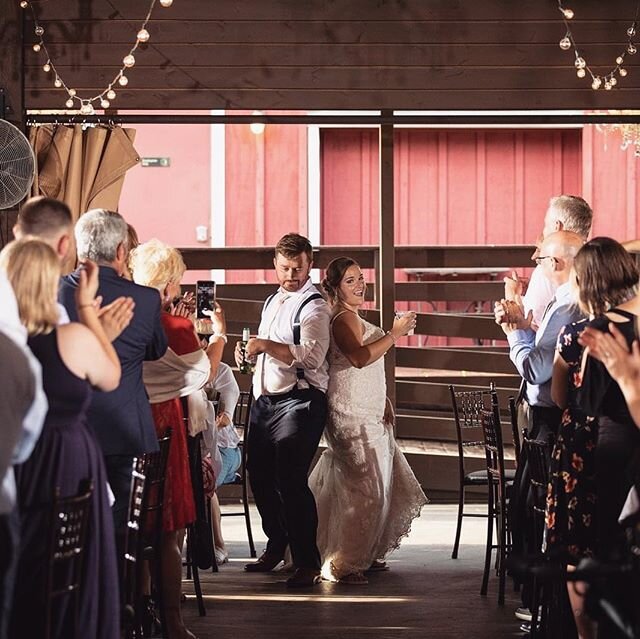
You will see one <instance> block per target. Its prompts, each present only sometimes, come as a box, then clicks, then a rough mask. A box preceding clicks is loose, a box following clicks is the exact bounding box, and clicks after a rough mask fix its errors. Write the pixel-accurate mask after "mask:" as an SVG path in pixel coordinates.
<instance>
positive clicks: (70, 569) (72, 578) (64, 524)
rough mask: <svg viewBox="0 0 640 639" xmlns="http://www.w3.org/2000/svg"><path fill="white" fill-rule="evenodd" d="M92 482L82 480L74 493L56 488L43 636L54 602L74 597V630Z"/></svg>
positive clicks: (51, 520)
mask: <svg viewBox="0 0 640 639" xmlns="http://www.w3.org/2000/svg"><path fill="white" fill-rule="evenodd" d="M92 495H93V482H92V481H89V480H88V481H85V482H83V483H82V485H81V486H80V491H79V492H78V494H77V495H73V496H71V497H60V489H59V488H55V490H54V493H53V501H52V505H51V511H50V518H49V530H48V534H49V557H48V562H47V573H46V584H45V587H46V595H47V599H46V610H45V637H47V638H48V637H49V636H50V634H51V629H52V616H53V602H54V600H57V599H58V598H60V597H62V596H64V595H72V596H73V615H74V630H75V629H77V621H78V602H77V594H78V592H79V591H80V590H81V588H82V587H83V583H82V562H83V559H84V551H85V545H86V539H87V522H88V519H89V508H90V505H91V498H92Z"/></svg>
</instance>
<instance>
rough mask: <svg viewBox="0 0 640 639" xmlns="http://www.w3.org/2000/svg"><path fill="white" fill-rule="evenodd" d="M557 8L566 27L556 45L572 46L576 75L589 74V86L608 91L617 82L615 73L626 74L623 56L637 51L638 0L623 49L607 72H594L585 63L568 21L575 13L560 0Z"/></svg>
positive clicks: (583, 75) (622, 76) (624, 75)
mask: <svg viewBox="0 0 640 639" xmlns="http://www.w3.org/2000/svg"><path fill="white" fill-rule="evenodd" d="M558 9H559V10H560V13H561V14H562V20H563V22H564V26H565V28H566V33H565V35H564V37H563V38H562V39H561V40H560V42H559V43H558V45H559V46H560V48H561V49H562V50H563V51H569V50H570V49H571V47H573V50H574V53H575V62H574V64H575V67H576V75H577V76H578V77H579V78H584V77H586V76H587V73H588V74H589V76H590V78H591V88H592V89H593V90H594V91H597V90H598V89H600V88H602V87H603V88H604V89H605V91H610V90H611V89H612V88H613V87H615V86H616V85H617V84H618V79H617V78H616V75H617V76H619V77H621V78H624V77H626V76H627V69H625V68H624V67H623V66H622V65H623V63H624V59H625V56H627V55H635V54H636V53H637V52H638V48H637V47H636V45H635V42H634V38H635V37H636V35H637V27H638V12H639V11H640V1H639V2H638V4H637V6H636V13H635V16H634V18H633V22H632V24H631V26H630V27H629V28H628V29H627V32H626V34H627V44H626V45H625V48H624V51H622V52H621V53H620V55H618V56H617V57H616V64H615V66H613V67H612V68H611V69H610V70H609V71H607V73H605V74H598V73H595V71H594V70H593V69H591V67H590V66H589V65H588V64H587V61H586V60H585V58H584V56H583V55H581V54H580V52H579V50H578V45H577V44H576V41H575V39H574V37H573V33H572V32H571V27H570V26H569V21H570V20H573V18H574V17H575V13H574V12H573V10H572V9H569V8H568V7H565V6H563V4H562V0H558Z"/></svg>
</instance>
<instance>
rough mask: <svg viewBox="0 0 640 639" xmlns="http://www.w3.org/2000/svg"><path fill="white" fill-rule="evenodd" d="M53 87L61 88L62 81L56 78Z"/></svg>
mask: <svg viewBox="0 0 640 639" xmlns="http://www.w3.org/2000/svg"><path fill="white" fill-rule="evenodd" d="M53 86H54V87H56V88H58V89H59V88H60V87H61V86H62V80H61V79H60V78H56V79H55V80H54V81H53Z"/></svg>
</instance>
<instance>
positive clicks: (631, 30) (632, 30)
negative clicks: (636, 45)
mask: <svg viewBox="0 0 640 639" xmlns="http://www.w3.org/2000/svg"><path fill="white" fill-rule="evenodd" d="M635 34H636V28H635V27H629V28H628V29H627V35H628V36H629V37H630V38H633V36H634V35H635Z"/></svg>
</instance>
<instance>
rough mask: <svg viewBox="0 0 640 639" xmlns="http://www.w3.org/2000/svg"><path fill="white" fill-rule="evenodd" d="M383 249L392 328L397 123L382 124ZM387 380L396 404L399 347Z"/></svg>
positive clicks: (382, 302)
mask: <svg viewBox="0 0 640 639" xmlns="http://www.w3.org/2000/svg"><path fill="white" fill-rule="evenodd" d="M382 115H383V116H384V115H388V116H391V115H393V112H392V111H383V112H382ZM379 148H380V251H379V255H378V261H377V267H378V269H377V270H378V272H377V273H376V275H377V282H378V291H377V293H378V294H377V296H376V297H377V299H378V308H379V309H380V326H381V327H382V328H384V329H385V330H389V329H390V328H391V325H392V324H393V318H394V312H395V302H396V298H395V283H394V280H395V273H394V267H395V238H394V228H395V223H394V210H393V191H394V189H393V181H394V177H393V125H392V124H383V125H381V126H380V147H379ZM384 365H385V375H386V379H387V395H388V396H389V399H391V402H392V403H393V405H394V406H395V403H396V383H395V376H396V370H395V369H396V349H395V348H391V349H390V350H389V351H388V352H387V354H386V356H385V360H384Z"/></svg>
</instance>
